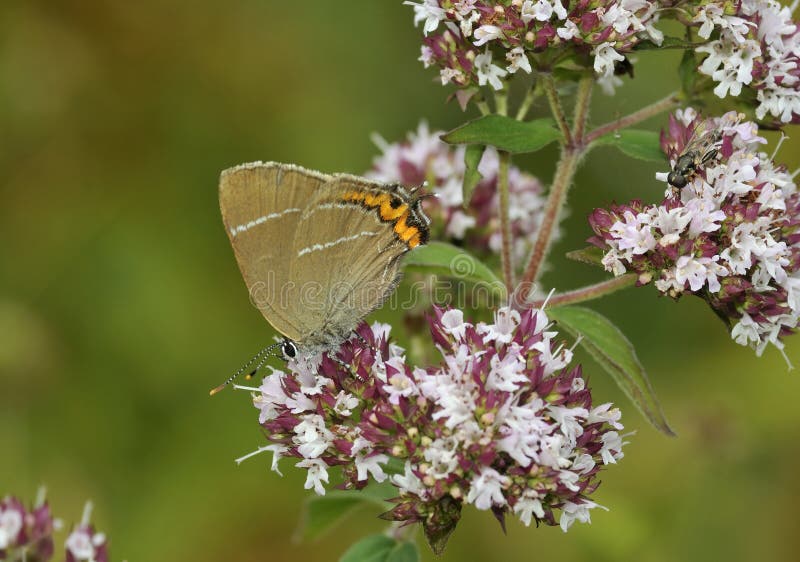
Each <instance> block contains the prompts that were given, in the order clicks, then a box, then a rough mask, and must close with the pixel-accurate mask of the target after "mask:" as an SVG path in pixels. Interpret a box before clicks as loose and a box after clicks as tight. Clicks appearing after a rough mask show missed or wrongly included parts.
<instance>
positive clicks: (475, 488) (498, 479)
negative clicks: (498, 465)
mask: <svg viewBox="0 0 800 562" xmlns="http://www.w3.org/2000/svg"><path fill="white" fill-rule="evenodd" d="M509 484H511V479H510V478H509V477H508V476H505V475H503V474H500V473H499V472H497V471H496V470H495V469H493V468H488V467H484V468H483V469H482V470H481V473H480V474H478V475H475V476H474V477H473V479H472V482H471V485H470V488H469V493H468V494H467V503H471V504H474V505H475V507H476V508H478V509H482V510H485V509H490V508H491V507H492V506H497V507H503V506H504V505H506V498H505V496H503V487H504V486H508V485H509Z"/></svg>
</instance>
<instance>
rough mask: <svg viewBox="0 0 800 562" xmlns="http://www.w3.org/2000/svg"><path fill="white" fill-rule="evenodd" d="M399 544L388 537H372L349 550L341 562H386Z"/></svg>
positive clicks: (366, 538)
mask: <svg viewBox="0 0 800 562" xmlns="http://www.w3.org/2000/svg"><path fill="white" fill-rule="evenodd" d="M398 544H399V543H398V542H397V541H396V540H395V539H393V538H390V537H387V536H386V535H370V536H368V537H365V538H363V539H361V540H360V541H358V542H357V543H355V544H354V545H352V546H351V547H350V548H348V549H347V552H345V553H344V554H342V557H341V558H339V562H386V561H387V560H388V559H389V556H390V555H391V554H392V552H393V551H394V549H395V548H396V547H397V546H398Z"/></svg>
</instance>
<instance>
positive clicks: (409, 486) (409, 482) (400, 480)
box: [389, 461, 427, 498]
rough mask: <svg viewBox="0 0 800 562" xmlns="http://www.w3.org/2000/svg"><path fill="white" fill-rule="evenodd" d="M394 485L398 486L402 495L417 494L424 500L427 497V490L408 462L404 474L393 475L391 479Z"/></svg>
mask: <svg viewBox="0 0 800 562" xmlns="http://www.w3.org/2000/svg"><path fill="white" fill-rule="evenodd" d="M389 480H390V481H391V483H392V484H394V485H395V486H397V488H398V489H399V490H400V493H401V494H402V493H411V494H416V495H418V496H420V497H422V498H424V497H425V496H426V495H427V489H426V488H425V486H424V485H423V484H422V480H420V479H419V478H418V477H417V475H416V474H414V472H413V471H412V468H411V463H410V462H409V461H406V464H405V469H404V472H403V474H393V475H391V476H390V477H389Z"/></svg>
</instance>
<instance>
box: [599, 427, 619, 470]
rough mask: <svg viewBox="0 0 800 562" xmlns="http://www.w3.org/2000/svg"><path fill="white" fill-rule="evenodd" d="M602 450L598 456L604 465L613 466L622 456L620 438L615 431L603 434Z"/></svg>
mask: <svg viewBox="0 0 800 562" xmlns="http://www.w3.org/2000/svg"><path fill="white" fill-rule="evenodd" d="M602 439H603V448H602V449H600V456H601V457H602V458H603V463H604V464H615V463H616V462H617V460H618V459H621V458H622V457H623V456H624V454H623V452H622V446H623V445H624V443H623V442H622V438H621V437H620V436H619V433H617V432H616V431H608V432H606V433H604V434H603V437H602Z"/></svg>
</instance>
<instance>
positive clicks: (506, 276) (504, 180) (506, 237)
mask: <svg viewBox="0 0 800 562" xmlns="http://www.w3.org/2000/svg"><path fill="white" fill-rule="evenodd" d="M499 157H500V166H499V169H498V172H497V190H498V194H499V197H500V234H501V237H502V252H501V259H502V263H503V282H504V283H505V285H506V290H507V291H508V294H509V295H510V294H511V293H512V291H513V289H514V265H513V264H512V263H511V219H510V218H509V203H508V190H509V187H508V168H509V166H510V165H511V154H509V153H508V152H505V151H500V152H499Z"/></svg>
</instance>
